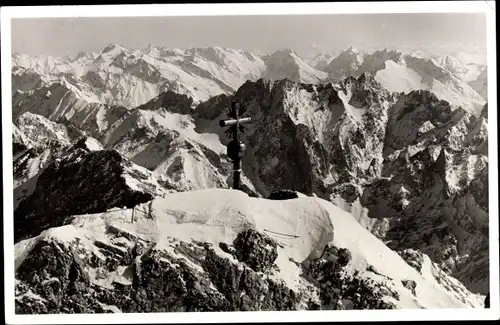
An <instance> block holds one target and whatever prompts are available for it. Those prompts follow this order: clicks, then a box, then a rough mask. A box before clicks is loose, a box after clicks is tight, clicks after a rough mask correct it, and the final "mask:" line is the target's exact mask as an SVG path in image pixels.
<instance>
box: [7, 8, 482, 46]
mask: <svg viewBox="0 0 500 325" xmlns="http://www.w3.org/2000/svg"><path fill="white" fill-rule="evenodd" d="M111 43H118V44H121V45H123V46H125V47H128V48H133V49H144V48H146V47H147V46H148V45H149V44H154V45H159V46H166V47H177V48H182V49H186V48H189V47H192V46H194V47H204V46H222V47H230V48H239V49H249V50H260V51H263V52H267V53H269V52H273V51H275V50H278V49H283V48H292V49H294V50H295V51H296V52H297V53H298V54H299V55H309V54H310V53H311V50H312V47H314V46H315V47H316V48H317V49H320V50H335V49H344V48H347V47H349V46H351V45H353V46H355V47H358V48H360V49H368V48H373V47H376V48H385V47H406V48H408V47H410V48H413V47H426V48H429V47H435V48H439V47H441V48H442V47H443V46H445V47H446V49H447V50H448V47H449V44H454V46H455V47H457V49H454V48H449V50H450V51H451V52H453V51H456V50H463V48H466V47H467V48H469V49H470V48H471V47H476V48H480V49H482V50H483V51H484V48H485V47H486V17H485V15H484V14H456V13H450V14H443V13H436V14H429V13H422V14H418V13H415V14H357V15H346V14H342V15H300V16H283V15H281V16H216V17H214V16H188V17H120V18H102V17H97V18H88V17H84V18H23V19H12V53H26V54H29V55H51V56H65V55H70V56H74V55H76V54H77V53H79V52H81V51H93V52H100V51H101V50H102V49H103V48H104V47H105V46H106V45H108V44H111ZM443 44H444V45H443ZM460 48H462V49H460Z"/></svg>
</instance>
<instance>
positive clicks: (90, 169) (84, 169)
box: [14, 146, 164, 242]
mask: <svg viewBox="0 0 500 325" xmlns="http://www.w3.org/2000/svg"><path fill="white" fill-rule="evenodd" d="M70 175H71V176H70ZM33 186H34V188H33V189H32V190H31V192H30V194H29V195H28V196H26V197H25V198H24V199H23V200H22V201H21V202H20V203H18V205H17V208H16V209H15V211H14V224H15V241H16V242H18V241H19V240H22V239H25V238H29V237H32V236H35V235H37V234H39V233H40V232H41V231H43V230H46V229H49V228H51V227H55V226H59V225H62V224H64V223H65V220H66V219H67V218H68V217H69V216H71V215H74V214H82V213H92V212H93V213H95V212H103V211H106V210H107V209H109V208H113V207H125V206H126V207H133V206H135V205H137V204H139V203H142V202H146V201H149V200H151V199H152V198H153V197H154V196H155V195H159V194H162V193H163V192H162V191H164V190H163V189H162V188H161V186H160V185H159V184H158V183H157V182H156V181H155V179H154V178H153V177H152V175H151V173H150V172H149V171H147V170H146V169H144V168H142V167H139V166H134V164H132V163H131V162H130V161H128V160H126V159H123V158H122V156H121V155H120V154H119V153H118V152H116V151H114V150H102V151H89V150H85V149H81V148H78V147H76V146H75V150H74V151H72V152H71V153H69V154H68V155H66V156H63V157H62V158H57V159H55V161H53V162H52V163H50V164H49V165H48V166H47V167H46V168H45V169H44V170H43V171H42V172H41V173H40V174H39V175H37V176H36V181H35V184H33Z"/></svg>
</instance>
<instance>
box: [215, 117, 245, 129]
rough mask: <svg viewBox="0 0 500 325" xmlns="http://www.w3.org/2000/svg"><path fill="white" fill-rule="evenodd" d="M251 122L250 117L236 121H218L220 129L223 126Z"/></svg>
mask: <svg viewBox="0 0 500 325" xmlns="http://www.w3.org/2000/svg"><path fill="white" fill-rule="evenodd" d="M251 121H252V118H251V117H243V118H240V119H237V120H220V121H219V125H220V126H221V127H224V126H230V125H235V124H236V123H239V124H244V123H250V122H251Z"/></svg>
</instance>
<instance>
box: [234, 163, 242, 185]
mask: <svg viewBox="0 0 500 325" xmlns="http://www.w3.org/2000/svg"><path fill="white" fill-rule="evenodd" d="M233 169H234V175H233V178H234V179H233V189H235V190H238V189H239V188H240V174H241V160H240V159H239V158H238V159H235V160H234V161H233Z"/></svg>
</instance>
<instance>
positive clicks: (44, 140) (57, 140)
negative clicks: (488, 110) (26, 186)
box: [12, 112, 83, 187]
mask: <svg viewBox="0 0 500 325" xmlns="http://www.w3.org/2000/svg"><path fill="white" fill-rule="evenodd" d="M82 137H83V133H82V132H81V131H79V130H78V129H76V128H75V127H73V126H71V125H65V124H61V123H55V122H52V121H49V120H48V119H46V118H44V117H43V116H40V115H37V114H32V113H29V112H26V113H24V114H22V115H21V116H20V117H19V118H18V119H17V120H16V124H14V125H13V139H12V144H13V148H14V155H13V167H14V170H13V171H14V187H16V186H18V185H20V184H22V183H24V182H25V181H27V180H28V179H30V178H32V177H33V176H35V175H36V174H37V173H38V172H39V171H40V170H41V169H43V168H44V167H45V166H46V165H47V164H48V163H49V162H50V161H52V160H53V159H55V158H56V157H58V156H59V155H60V154H61V153H62V152H63V149H64V148H65V147H68V146H70V144H71V143H72V142H74V141H76V140H77V139H80V138H82Z"/></svg>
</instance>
